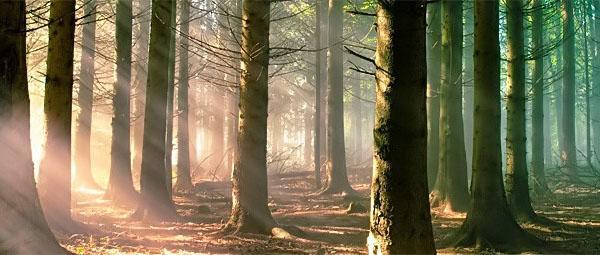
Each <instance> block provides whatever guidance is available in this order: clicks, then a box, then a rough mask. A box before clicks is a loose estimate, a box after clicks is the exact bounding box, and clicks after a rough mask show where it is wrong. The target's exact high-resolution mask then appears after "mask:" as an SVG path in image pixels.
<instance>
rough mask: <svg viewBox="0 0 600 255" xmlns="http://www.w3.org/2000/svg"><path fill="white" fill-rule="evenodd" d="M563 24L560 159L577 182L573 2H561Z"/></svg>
mask: <svg viewBox="0 0 600 255" xmlns="http://www.w3.org/2000/svg"><path fill="white" fill-rule="evenodd" d="M561 5H562V12H561V13H562V22H563V31H562V32H563V33H562V35H563V39H562V41H563V52H562V53H563V84H562V85H563V87H562V123H561V125H562V132H563V137H562V139H563V143H562V147H561V153H560V154H561V159H562V161H563V164H564V167H565V172H566V174H567V175H568V176H569V178H570V179H571V180H573V181H577V180H578V179H579V178H578V177H577V149H576V147H575V25H574V21H573V1H572V0H561Z"/></svg>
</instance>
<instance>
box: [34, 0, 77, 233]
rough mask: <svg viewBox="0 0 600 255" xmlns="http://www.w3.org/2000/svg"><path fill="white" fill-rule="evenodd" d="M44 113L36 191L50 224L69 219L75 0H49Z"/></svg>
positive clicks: (69, 220)
mask: <svg viewBox="0 0 600 255" xmlns="http://www.w3.org/2000/svg"><path fill="white" fill-rule="evenodd" d="M48 29H49V37H48V55H47V70H46V86H45V95H44V113H45V115H46V143H45V146H44V151H45V154H44V158H43V159H42V161H41V163H40V173H39V185H38V188H39V193H40V200H41V202H42V206H43V208H44V212H45V214H46V217H47V219H48V221H49V222H50V224H51V225H55V224H56V225H57V226H64V227H66V226H67V225H69V224H70V223H71V109H72V92H73V46H74V40H75V0H53V1H51V2H50V21H49V25H48Z"/></svg>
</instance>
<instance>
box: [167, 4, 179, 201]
mask: <svg viewBox="0 0 600 255" xmlns="http://www.w3.org/2000/svg"><path fill="white" fill-rule="evenodd" d="M171 10H172V12H171V19H170V20H171V24H170V26H169V28H170V29H171V30H170V36H171V40H170V42H169V67H168V70H169V74H168V77H169V78H168V79H169V80H168V82H169V84H168V85H169V89H168V91H167V135H166V140H167V141H166V146H167V147H166V149H165V150H166V153H165V162H166V163H165V164H166V167H167V172H166V175H165V178H166V184H167V190H168V191H169V196H170V195H171V193H172V191H173V116H174V113H173V110H174V109H175V61H176V58H177V57H176V54H177V51H176V48H177V44H176V43H177V40H176V33H175V31H176V29H175V28H176V26H177V1H172V6H171Z"/></svg>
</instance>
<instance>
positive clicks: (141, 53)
mask: <svg viewBox="0 0 600 255" xmlns="http://www.w3.org/2000/svg"><path fill="white" fill-rule="evenodd" d="M150 2H151V0H140V1H139V3H140V4H139V9H140V14H138V15H136V18H137V19H138V20H137V22H138V23H139V26H140V28H139V37H138V38H137V46H138V48H137V54H136V56H137V59H136V61H135V80H134V91H135V105H134V109H133V112H134V114H135V121H134V123H133V152H134V156H133V169H134V170H135V171H136V173H139V171H140V167H141V164H142V141H143V139H144V109H145V104H146V101H145V100H146V81H147V79H148V47H149V42H150V41H149V36H150V16H151V15H150V13H151V9H150Z"/></svg>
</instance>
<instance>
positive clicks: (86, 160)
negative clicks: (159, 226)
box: [73, 0, 100, 189]
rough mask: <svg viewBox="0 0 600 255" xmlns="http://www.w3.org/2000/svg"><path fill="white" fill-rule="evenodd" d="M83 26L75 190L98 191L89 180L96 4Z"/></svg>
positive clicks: (92, 2) (88, 9)
mask: <svg viewBox="0 0 600 255" xmlns="http://www.w3.org/2000/svg"><path fill="white" fill-rule="evenodd" d="M83 15H84V17H85V18H84V23H85V24H84V25H83V33H82V42H81V45H82V46H81V70H80V72H79V93H78V94H77V102H78V105H79V108H80V112H79V115H77V130H76V131H75V132H76V135H75V151H76V153H75V182H74V183H73V184H74V185H75V186H78V187H86V188H93V189H99V188H100V186H99V185H98V184H97V183H96V182H95V181H94V178H93V176H92V168H91V166H92V164H91V153H90V138H91V135H92V132H91V131H92V106H93V103H94V72H95V65H94V57H95V54H96V52H95V51H96V0H90V1H88V2H86V3H85V6H84V13H83Z"/></svg>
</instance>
